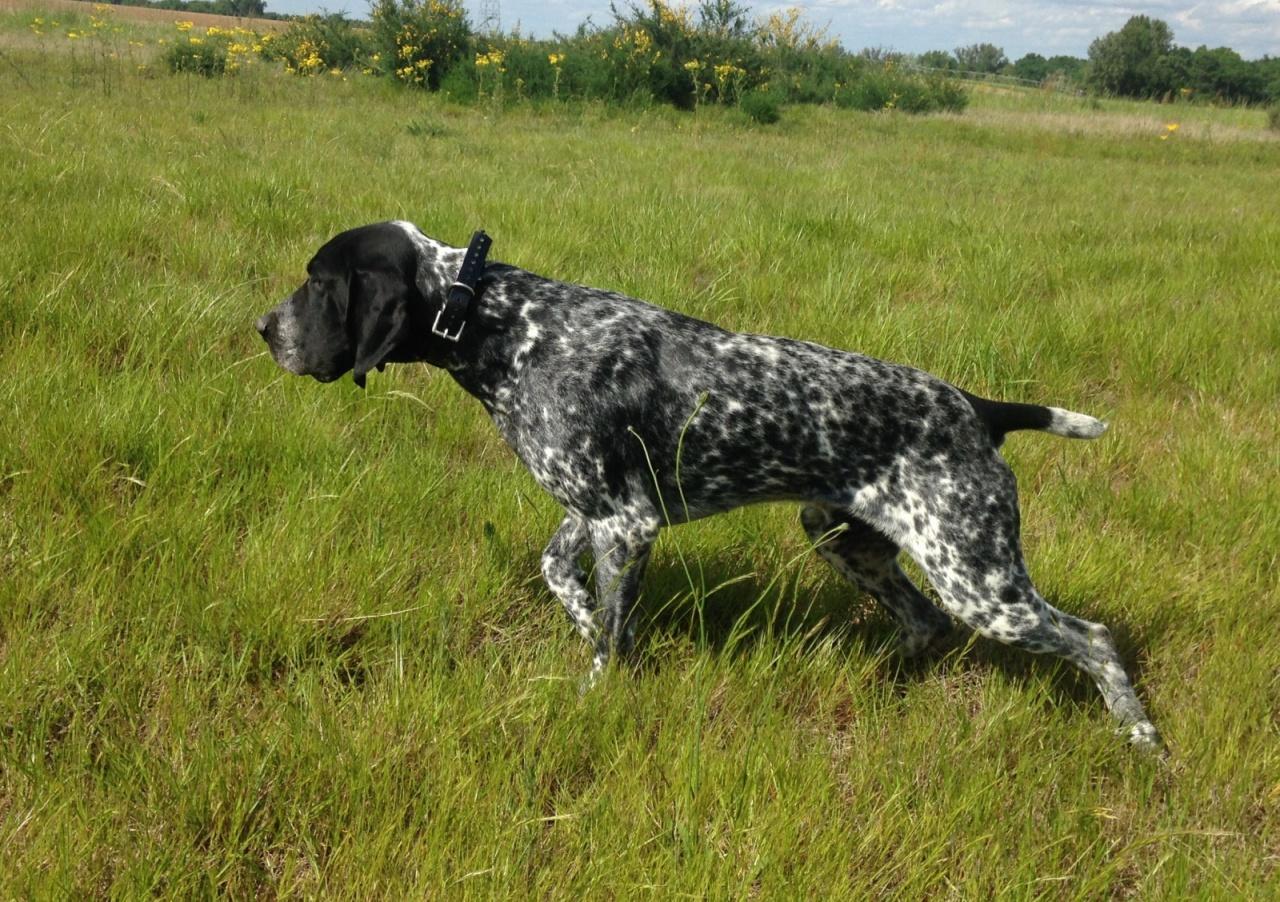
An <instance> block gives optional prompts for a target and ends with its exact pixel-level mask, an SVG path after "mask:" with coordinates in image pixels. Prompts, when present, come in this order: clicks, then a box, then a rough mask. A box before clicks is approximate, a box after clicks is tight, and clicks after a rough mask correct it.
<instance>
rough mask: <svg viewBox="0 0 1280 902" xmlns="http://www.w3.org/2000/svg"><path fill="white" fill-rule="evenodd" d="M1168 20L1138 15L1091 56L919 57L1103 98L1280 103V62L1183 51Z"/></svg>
mask: <svg viewBox="0 0 1280 902" xmlns="http://www.w3.org/2000/svg"><path fill="white" fill-rule="evenodd" d="M1173 40H1174V38H1173V29H1172V28H1170V27H1169V24H1168V23H1167V22H1164V21H1162V20H1160V19H1153V18H1150V17H1149V16H1133V17H1132V18H1130V19H1129V21H1128V22H1126V23H1125V24H1124V27H1122V28H1121V29H1120V30H1119V31H1113V32H1109V33H1108V34H1105V35H1103V36H1102V37H1100V38H1098V39H1097V40H1095V41H1094V42H1093V43H1092V44H1090V45H1089V56H1088V58H1087V59H1082V58H1080V57H1073V56H1051V57H1048V58H1045V57H1044V56H1041V55H1040V54H1038V53H1028V54H1026V55H1025V56H1023V57H1021V58H1020V59H1018V60H1017V61H1015V62H1010V61H1009V59H1008V58H1007V57H1006V56H1005V53H1004V50H1003V49H1001V48H1000V47H997V46H995V45H994V44H971V45H969V46H967V47H957V48H956V49H955V51H954V52H952V53H948V52H947V51H945V50H930V51H929V52H927V53H922V54H920V55H919V56H918V57H917V58H916V59H917V62H918V63H919V65H922V66H926V67H928V68H932V69H942V70H948V71H956V72H972V73H980V74H992V75H1009V76H1013V77H1015V78H1021V79H1026V80H1028V81H1033V82H1037V83H1042V82H1044V81H1046V80H1048V79H1052V78H1059V79H1062V80H1064V81H1066V82H1069V83H1072V84H1075V85H1077V86H1079V87H1080V88H1082V89H1088V90H1092V91H1095V92H1097V93H1101V94H1112V95H1116V96H1120V97H1138V98H1143V99H1156V100H1170V99H1173V98H1175V97H1182V98H1189V97H1200V98H1211V99H1214V100H1222V101H1227V102H1231V103H1268V102H1270V103H1274V102H1280V57H1273V56H1264V57H1262V58H1261V59H1257V60H1246V59H1244V58H1243V57H1241V56H1240V54H1239V53H1237V52H1236V51H1234V50H1232V49H1231V48H1230V47H1215V48H1209V47H1206V46H1203V45H1202V46H1200V47H1197V48H1196V49H1195V50H1192V49H1191V48H1189V47H1177V46H1175V45H1174V43H1173Z"/></svg>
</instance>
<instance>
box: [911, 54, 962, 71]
mask: <svg viewBox="0 0 1280 902" xmlns="http://www.w3.org/2000/svg"><path fill="white" fill-rule="evenodd" d="M916 62H918V63H919V64H920V65H922V66H926V67H927V68H930V69H954V68H956V58H955V57H954V56H952V55H951V54H950V53H947V51H945V50H928V51H926V52H924V53H922V54H920V58H919V59H918V60H916Z"/></svg>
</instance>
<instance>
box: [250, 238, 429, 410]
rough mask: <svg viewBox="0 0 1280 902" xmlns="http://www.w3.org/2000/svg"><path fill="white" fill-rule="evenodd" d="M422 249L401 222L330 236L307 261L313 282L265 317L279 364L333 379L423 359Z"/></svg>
mask: <svg viewBox="0 0 1280 902" xmlns="http://www.w3.org/2000/svg"><path fill="white" fill-rule="evenodd" d="M417 269H418V253H417V250H416V248H415V247H414V243H413V241H412V239H411V238H410V237H409V233H408V232H406V231H405V230H404V229H402V228H400V227H399V226H398V225H397V224H395V223H385V222H384V223H378V224H376V225H369V226H363V227H361V228H358V229H352V230H350V231H348V232H343V233H342V234H340V235H338V236H336V237H334V238H332V239H330V241H329V242H328V243H327V244H325V246H324V247H322V248H320V250H319V251H317V252H316V255H315V256H314V257H312V258H311V262H310V263H308V264H307V281H305V282H303V283H302V285H301V286H299V288H298V290H297V291H295V292H294V293H293V294H292V295H290V296H289V297H287V298H285V299H284V300H283V301H281V302H280V303H279V304H277V305H276V306H275V307H274V308H273V309H271V310H270V311H268V312H267V313H266V314H265V315H263V316H262V317H261V318H260V319H259V320H258V323H257V326H258V332H259V334H261V335H262V337H263V339H265V340H266V342H267V346H268V347H270V349H271V356H272V357H274V358H275V360H276V363H278V364H280V366H282V367H283V368H284V369H286V370H288V371H289V372H290V373H293V374H294V375H297V376H312V377H314V378H315V379H317V380H319V381H320V382H332V381H333V380H334V379H337V378H338V377H339V376H341V375H342V374H344V373H346V372H347V371H348V370H352V371H353V376H354V378H355V381H356V384H357V385H359V386H361V387H362V388H363V387H364V379H365V374H366V373H368V372H369V371H370V370H371V369H373V368H374V367H377V368H378V369H381V368H382V365H383V364H385V363H388V362H392V361H406V360H415V359H418V355H417V354H416V353H415V351H414V347H413V345H414V341H413V336H415V335H421V334H424V333H425V329H424V328H419V321H420V320H422V319H424V318H425V316H426V310H425V306H426V304H425V301H424V299H423V298H422V295H421V293H420V292H419V290H418V286H417V280H416V277H417Z"/></svg>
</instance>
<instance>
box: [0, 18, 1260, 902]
mask: <svg viewBox="0 0 1280 902" xmlns="http://www.w3.org/2000/svg"><path fill="white" fill-rule="evenodd" d="M31 15H32V13H31V12H30V11H25V12H6V13H3V14H0V53H2V54H3V56H2V57H0V113H2V114H3V120H2V121H3V127H2V128H0V172H3V175H2V176H0V191H2V193H3V198H4V209H5V212H6V215H5V229H4V236H3V238H2V239H0V311H2V315H0V896H4V897H6V898H8V897H15V898H17V897H22V898H65V897H84V896H120V897H126V898H132V897H138V896H143V895H159V896H163V897H168V898H191V897H203V896H212V895H228V896H232V897H235V898H243V897H248V896H264V897H298V896H317V895H324V896H335V897H340V898H370V897H375V898H376V897H390V898H395V897H405V896H408V897H446V898H452V897H455V896H457V897H494V896H497V897H506V896H539V897H550V898H561V897H587V898H599V897H606V898H611V897H625V898H632V897H655V898H671V897H679V896H693V897H709V898H745V897H757V898H794V897H811V898H866V897H904V898H917V897H923V896H926V895H927V896H929V897H954V898H989V897H991V896H992V895H997V894H998V895H1000V896H1002V897H1008V898H1053V899H1076V898H1080V899H1092V898H1098V897H1131V896H1137V897H1143V898H1170V897H1198V898H1249V897H1253V898H1265V897H1274V896H1275V895H1276V891H1277V883H1278V881H1280V876H1278V875H1277V866H1278V865H1280V742H1278V741H1277V740H1280V735H1278V734H1280V594H1278V592H1277V584H1276V565H1277V551H1276V549H1277V548H1278V547H1280V480H1277V463H1278V455H1277V451H1276V449H1277V448H1278V447H1280V405H1278V404H1277V400H1278V398H1280V353H1278V352H1280V303H1277V301H1278V297H1277V295H1278V294H1280V269H1278V266H1280V256H1278V255H1277V248H1280V208H1278V207H1277V205H1276V203H1275V198H1277V197H1280V142H1278V141H1277V140H1276V136H1275V133H1272V132H1268V131H1267V129H1266V117H1265V114H1264V113H1262V112H1261V111H1257V110H1247V109H1232V110H1218V109H1214V108H1212V107H1205V106H1188V105H1175V106H1170V107H1158V106H1153V105H1145V104H1138V103H1130V102H1119V101H1105V100H1104V101H1089V100H1086V99H1082V98H1074V97H1067V96H1061V95H1047V94H1041V93H1039V92H1036V91H1000V92H990V93H988V92H980V91H979V92H975V93H974V94H973V96H972V99H971V103H970V106H969V109H968V110H967V111H966V112H965V113H963V114H960V115H936V116H923V117H912V116H907V115H904V114H901V113H896V112H880V113H859V112H852V111H846V110H839V109H834V108H830V107H805V108H788V109H787V110H786V111H785V113H784V117H783V119H782V121H781V122H780V123H777V124H776V125H772V126H768V127H761V126H752V125H750V124H748V123H747V121H746V120H745V119H744V118H743V117H740V116H738V115H735V112H734V111H733V110H724V109H706V108H704V109H699V110H698V111H697V112H696V113H692V114H690V113H681V112H676V111H674V110H671V109H667V108H661V107H658V108H651V109H642V108H641V109H625V110H619V109H613V108H608V107H604V106H600V105H595V104H515V105H512V106H509V107H507V108H501V109H500V108H496V107H494V106H485V105H481V106H459V105H453V104H450V103H448V102H447V101H446V100H443V99H441V98H440V97H439V96H437V95H432V94H427V93H424V92H417V91H412V90H404V89H399V88H397V87H396V86H394V85H392V84H389V83H387V82H386V81H385V80H383V81H377V80H371V79H361V78H359V77H356V76H355V75H350V76H348V75H346V74H340V75H337V76H331V77H330V76H325V77H317V78H310V79H305V78H296V77H290V76H287V75H285V74H284V73H283V72H281V71H279V70H278V69H276V68H271V67H267V66H265V65H253V66H246V67H245V69H244V71H242V72H239V73H237V75H236V76H235V77H227V78H222V79H212V80H210V79H204V78H200V77H197V76H190V75H188V76H170V75H168V74H165V73H164V72H161V71H157V69H156V67H154V66H152V65H149V57H148V54H153V53H154V52H155V46H154V45H155V41H156V39H157V38H156V35H157V34H160V32H155V33H151V32H147V31H145V28H144V26H128V28H129V29H135V30H132V31H130V30H126V31H123V32H121V33H120V34H119V36H118V37H116V38H112V39H111V41H112V42H114V43H105V42H100V44H99V45H94V44H92V43H91V42H89V43H85V44H79V43H77V42H75V41H71V42H67V41H66V40H65V39H64V38H61V37H60V36H58V35H48V34H46V35H41V36H37V35H35V34H33V32H32V30H31V28H30V19H31ZM65 24H66V23H65V22H64V23H63V25H64V27H65ZM147 27H149V26H147ZM155 27H156V28H157V29H159V28H162V27H163V28H167V29H169V30H170V31H171V30H172V28H171V26H167V25H164V26H155ZM55 37H56V38H58V40H54V38H55ZM135 37H136V39H137V41H138V46H137V47H133V46H132V45H129V44H128V43H127V40H129V39H133V38H135ZM95 47H96V48H97V49H95ZM110 53H116V54H117V56H115V57H111V56H110V55H109V54H110ZM130 54H132V55H130ZM1175 123H1176V124H1177V126H1178V127H1177V128H1172V129H1171V128H1170V127H1169V126H1171V125H1174V124H1175ZM392 218H403V219H409V220H412V221H414V222H416V223H418V224H419V225H420V226H421V227H422V228H423V229H424V231H426V232H427V233H428V234H430V235H432V236H434V237H437V238H440V239H442V240H446V241H451V242H453V243H455V244H461V243H464V242H465V241H466V239H467V238H468V236H469V235H470V234H471V231H472V230H473V229H475V228H481V227H482V228H485V229H486V230H487V231H488V232H489V233H490V234H491V235H492V236H493V238H494V241H495V244H494V250H493V252H492V257H493V258H495V259H498V260H502V261H505V262H510V263H514V264H516V265H519V266H522V267H524V268H526V269H529V270H532V271H535V272H539V273H543V274H546V275H549V276H553V277H556V278H560V279H564V280H567V281H572V282H580V283H585V284H591V285H597V286H602V287H608V288H614V289H618V290H621V291H624V292H627V293H630V294H634V295H637V296H641V297H644V298H646V299H649V300H651V301H654V302H656V303H659V304H662V305H665V306H669V307H671V308H674V309H678V310H681V311H684V312H686V313H689V314H691V315H694V316H699V317H703V318H707V319H712V320H715V321H717V322H720V323H722V324H724V325H726V326H729V327H732V328H735V329H740V330H750V331H757V332H766V333H775V334H786V335H791V336H797V337H802V338H807V339H812V340H816V341H821V342H824V343H827V344H830V345H835V346H840V347H845V348H850V349H856V350H859V351H862V352H865V353H869V354H873V355H875V356H878V357H882V358H886V359H892V360H897V361H901V362H905V363H910V364H912V365H915V366H919V367H921V368H923V369H927V370H930V371H932V372H934V373H937V374H938V375H940V376H942V377H944V378H947V379H949V380H951V381H953V382H955V383H957V384H959V385H962V386H964V387H965V388H967V389H969V390H971V391H973V392H976V393H978V394H982V395H986V396H990V397H998V398H1007V399H1011V400H1014V399H1016V400H1026V401H1034V402H1041V403H1051V404H1056V405H1060V406H1063V407H1067V408H1071V409H1074V410H1081V411H1085V412H1088V413H1091V414H1094V415H1097V416H1100V417H1102V418H1104V419H1106V420H1107V421H1108V422H1109V423H1110V425H1111V428H1110V431H1109V432H1108V433H1107V434H1106V435H1105V436H1104V437H1103V438H1101V439H1099V440H1098V441H1096V442H1088V443H1086V442H1072V441H1067V440H1063V439H1058V438H1055V437H1052V436H1046V435H1040V434H1035V433H1022V434H1018V435H1015V436H1012V437H1011V438H1010V440H1009V441H1008V442H1007V443H1006V445H1005V449H1004V453H1005V455H1006V457H1007V458H1008V459H1009V460H1010V462H1011V464H1012V466H1013V468H1014V470H1015V471H1016V473H1017V474H1018V477H1019V480H1020V486H1021V494H1022V500H1023V529H1024V542H1025V546H1026V551H1027V558H1028V562H1029V566H1030V568H1031V573H1032V576H1033V578H1034V579H1035V580H1036V582H1037V583H1038V585H1039V586H1040V588H1041V590H1042V591H1043V592H1044V593H1045V595H1046V596H1047V597H1048V598H1049V599H1050V600H1051V601H1053V602H1055V603H1056V604H1057V605H1059V606H1060V607H1062V608H1064V609H1066V610H1068V611H1071V612H1072V613H1076V614H1079V615H1081V616H1085V617H1088V618H1089V619H1091V620H1098V621H1102V622H1105V623H1107V624H1108V625H1110V626H1111V628H1112V631H1113V633H1114V634H1115V636H1116V638H1117V642H1118V644H1119V645H1120V647H1121V651H1122V653H1123V654H1124V656H1125V658H1126V662H1127V663H1128V665H1129V668H1130V672H1131V673H1132V674H1133V675H1134V676H1135V682H1136V685H1137V688H1138V692H1139V694H1140V696H1141V697H1142V698H1143V700H1144V702H1145V703H1146V704H1147V706H1148V710H1149V711H1150V713H1151V715H1152V718H1153V720H1154V722H1155V723H1156V725H1157V726H1158V727H1159V728H1160V729H1161V731H1162V732H1163V734H1164V736H1165V738H1166V740H1167V741H1168V744H1169V747H1170V748H1169V751H1170V754H1169V756H1168V758H1167V759H1164V760H1158V759H1155V758H1153V757H1150V756H1146V755H1143V754H1140V753H1137V752H1135V751H1134V750H1131V749H1130V748H1128V747H1127V746H1126V745H1125V744H1124V743H1123V742H1122V741H1121V740H1120V739H1118V738H1117V737H1116V736H1115V735H1114V734H1113V733H1112V728H1111V723H1110V719H1109V718H1108V716H1107V714H1106V712H1105V710H1104V709H1103V705H1102V702H1101V699H1100V698H1099V697H1098V694H1097V692H1096V690H1095V689H1094V687H1093V686H1092V685H1091V684H1090V683H1089V682H1088V681H1087V680H1085V679H1083V678H1080V677H1078V676H1077V675H1076V674H1075V673H1074V672H1072V671H1070V670H1069V669H1068V668H1065V667H1064V666H1061V665H1058V664H1056V663H1054V662H1051V661H1047V660H1042V659H1037V658H1034V657H1032V656H1029V655H1026V654H1023V653H1020V652H1017V651H1013V650H1008V649H1005V648H1002V647H998V646H997V645H995V644H993V643H990V642H986V641H982V640H974V641H965V640H964V639H961V641H959V642H957V643H956V645H955V646H954V647H952V648H951V649H949V650H947V651H946V652H945V653H944V654H940V655H938V656H936V657H933V658H931V659H929V660H926V661H924V662H920V663H912V664H905V663H903V662H901V661H900V660H899V659H898V658H897V657H896V656H895V654H894V650H893V646H894V641H895V633H894V629H893V627H892V625H891V624H890V622H889V621H888V620H887V618H886V617H885V615H883V614H882V613H881V612H879V611H878V610H877V609H876V608H875V606H874V605H873V604H872V603H871V602H870V601H869V600H867V599H865V598H862V597H860V596H859V595H858V594H857V593H856V592H854V591H853V590H852V589H850V588H849V587H848V586H846V585H845V584H843V583H842V582H841V581H840V580H839V579H838V577H836V575H835V574H834V573H833V572H831V571H829V570H828V569H827V568H826V566H825V565H824V564H822V563H821V561H819V560H818V559H817V558H816V556H815V555H813V553H812V551H811V549H810V547H809V545H808V543H807V541H806V539H805V537H804V534H803V532H802V530H801V529H800V528H799V524H798V522H797V517H796V511H795V509H794V507H791V506H785V505H780V506H763V507H758V508H751V509H748V510H743V511H739V512H737V513H734V514H732V515H728V516H724V517H719V518H716V519H712V520H709V521H703V522H700V523H696V524H693V525H689V526H684V527H680V528H678V529H675V530H670V531H667V532H666V533H665V534H664V535H663V537H662V538H661V539H660V541H659V544H658V547H657V550H656V552H655V557H654V560H653V562H652V563H651V565H650V568H649V573H648V578H647V581H646V586H645V590H644V595H643V599H642V608H643V619H642V624H641V635H640V648H639V651H640V663H639V666H638V667H636V668H635V669H625V668H623V669H618V670H615V671H613V672H611V673H610V674H609V675H608V677H607V679H606V680H605V681H604V682H603V683H602V684H601V685H600V686H598V687H597V688H596V689H594V690H593V691H590V692H587V693H585V694H580V693H579V681H580V678H581V677H582V675H583V674H584V673H585V670H586V668H587V666H588V663H589V654H588V651H587V649H586V648H585V647H584V645H583V643H582V642H581V640H580V639H578V638H577V636H576V634H575V633H574V632H573V631H572V629H571V627H570V625H569V623H568V621H567V619H566V618H565V616H564V614H563V612H562V611H561V609H560V606H559V604H558V603H557V602H556V601H555V600H554V599H553V598H552V597H551V595H550V594H549V592H547V590H546V589H545V588H544V587H543V585H542V583H541V578H540V575H539V572H538V558H539V554H540V551H541V548H542V546H543V544H544V542H545V541H546V539H547V538H548V536H549V535H550V534H551V532H552V530H553V529H554V527H555V525H556V523H557V522H558V518H559V512H558V511H557V509H556V507H555V505H554V504H553V503H552V502H551V501H550V499H549V498H547V497H546V496H544V495H543V494H542V493H541V491H540V490H539V489H538V488H537V486H536V485H535V484H534V483H533V481H532V479H531V478H530V477H529V476H528V475H527V474H526V473H525V472H524V471H523V470H522V468H521V467H520V465H519V464H518V462H517V461H516V460H515V458H514V456H513V455H512V454H511V453H510V452H509V451H508V450H507V449H506V448H505V446H504V445H503V444H502V443H501V440H500V439H499V438H498V436H497V434H496V432H495V431H494V429H493V427H492V426H491V425H490V424H489V422H488V421H487V420H486V418H485V416H484V414H483V411H482V410H481V408H480V407H479V405H478V404H476V403H475V402H474V401H472V400H471V399H470V398H469V397H467V396H466V395H465V394H463V393H462V391H461V390H460V389H458V388H457V386H455V385H454V384H453V383H452V381H451V380H450V379H449V378H448V377H447V376H445V375H443V374H441V373H439V372H433V371H431V370H430V369H428V368H426V367H421V366H400V367H389V368H388V369H387V371H386V372H385V373H381V374H371V376H370V379H369V386H368V390H367V391H365V392H361V391H359V390H358V389H357V388H355V387H354V386H353V385H352V384H351V382H350V381H349V380H343V381H341V382H338V383H335V384H332V385H319V384H316V383H314V382H312V381H310V380H303V379H298V378H295V377H289V376H287V375H285V374H284V373H283V372H282V371H280V370H279V369H278V368H277V367H276V366H275V364H274V363H273V362H272V361H271V360H270V358H269V357H268V356H267V354H266V353H265V349H264V347H263V345H262V342H261V341H260V339H259V338H258V336H257V335H256V334H255V332H254V330H253V322H254V320H255V318H256V317H257V316H258V315H259V314H260V313H261V312H263V311H264V310H266V309H267V308H268V307H269V306H271V305H272V304H274V303H275V302H276V300H278V299H279V298H280V297H281V296H283V295H284V294H286V293H287V292H288V291H290V290H292V288H294V287H295V286H296V284H297V283H298V282H300V281H301V279H302V278H303V275H304V269H303V267H304V265H305V263H306V261H307V260H308V258H309V257H310V255H311V254H312V253H313V252H314V250H315V249H316V248H317V247H318V246H319V245H320V244H321V243H322V242H323V241H324V240H326V239H327V238H328V237H330V236H331V235H332V234H333V233H335V232H337V231H340V230H342V229H344V228H348V227H350V226H353V225H357V224H362V223H365V222H371V221H376V220H383V219H392Z"/></svg>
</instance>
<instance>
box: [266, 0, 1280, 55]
mask: <svg viewBox="0 0 1280 902" xmlns="http://www.w3.org/2000/svg"><path fill="white" fill-rule="evenodd" d="M481 2H482V0H466V4H467V9H468V11H469V12H470V13H471V19H472V21H473V22H474V21H478V20H479V18H480V17H479V11H480V4H481ZM498 3H499V5H500V9H501V15H502V29H503V30H504V31H510V30H511V29H512V28H513V27H514V26H515V25H516V24H517V23H518V24H519V25H520V30H521V32H522V33H524V34H526V35H530V36H533V37H550V35H551V33H552V32H553V31H560V32H572V31H573V30H574V29H575V28H577V26H578V24H579V23H581V22H583V21H585V20H586V19H587V17H588V16H590V17H591V19H592V21H593V22H595V23H596V24H598V25H605V24H608V23H609V22H610V21H612V16H611V15H610V13H609V2H608V0H594V2H593V0H498ZM625 5H626V0H622V2H620V3H619V6H620V7H624V6H625ZM689 5H691V6H696V5H697V4H696V2H690V4H689ZM747 5H748V6H749V7H750V8H751V10H752V11H753V12H755V13H756V14H757V15H764V14H767V13H769V12H773V11H775V10H780V9H785V8H787V7H790V6H797V7H799V8H800V9H801V10H803V11H804V14H805V18H806V19H807V20H808V21H810V22H812V23H814V24H816V25H824V26H826V27H827V29H828V31H829V32H830V34H831V35H832V37H834V38H836V39H838V40H839V41H840V43H841V44H843V45H844V46H845V47H847V48H848V49H850V50H860V49H862V48H863V47H883V48H886V49H892V50H898V51H903V52H906V53H922V52H924V51H925V50H954V49H955V48H956V47H961V46H964V45H967V44H978V43H991V44H995V45H996V46H998V47H1002V48H1004V52H1005V54H1006V55H1007V56H1008V57H1009V58H1010V59H1017V58H1018V57H1020V56H1022V55H1023V54H1026V53H1032V52H1034V53H1039V54H1041V55H1043V56H1053V55H1055V54H1059V53H1062V54H1068V55H1071V56H1080V57H1083V56H1086V55H1087V54H1088V50H1089V44H1090V42H1092V41H1093V39H1094V38H1098V37H1101V36H1102V35H1104V34H1106V33H1107V32H1109V31H1116V30H1118V29H1119V28H1120V27H1121V26H1122V25H1124V23H1125V22H1126V21H1128V19H1129V17H1130V16H1137V15H1145V16H1151V17H1152V18H1156V19H1163V20H1164V21H1165V22H1168V23H1169V26H1170V27H1171V28H1172V29H1173V36H1174V41H1175V42H1176V43H1178V44H1182V45H1185V46H1187V47H1198V46H1200V45H1201V44H1207V45H1208V46H1210V47H1224V46H1225V47H1230V48H1232V49H1233V50H1236V51H1237V52H1239V53H1240V54H1241V55H1242V56H1244V57H1246V58H1248V59H1256V58H1257V57H1260V56H1262V55H1264V54H1268V55H1271V56H1280V0H1209V2H1204V3H1191V2H1182V0H1156V2H1151V3H1137V4H1127V3H1106V2H1092V0H1021V2H1016V3H1001V2H996V0H942V2H932V0H797V2H794V3H780V4H779V3H751V2H748V3H747ZM267 9H268V10H270V11H272V12H277V13H307V12H321V11H324V12H344V13H346V14H347V15H350V16H354V17H357V18H366V17H367V16H368V12H369V5H368V0H267Z"/></svg>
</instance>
